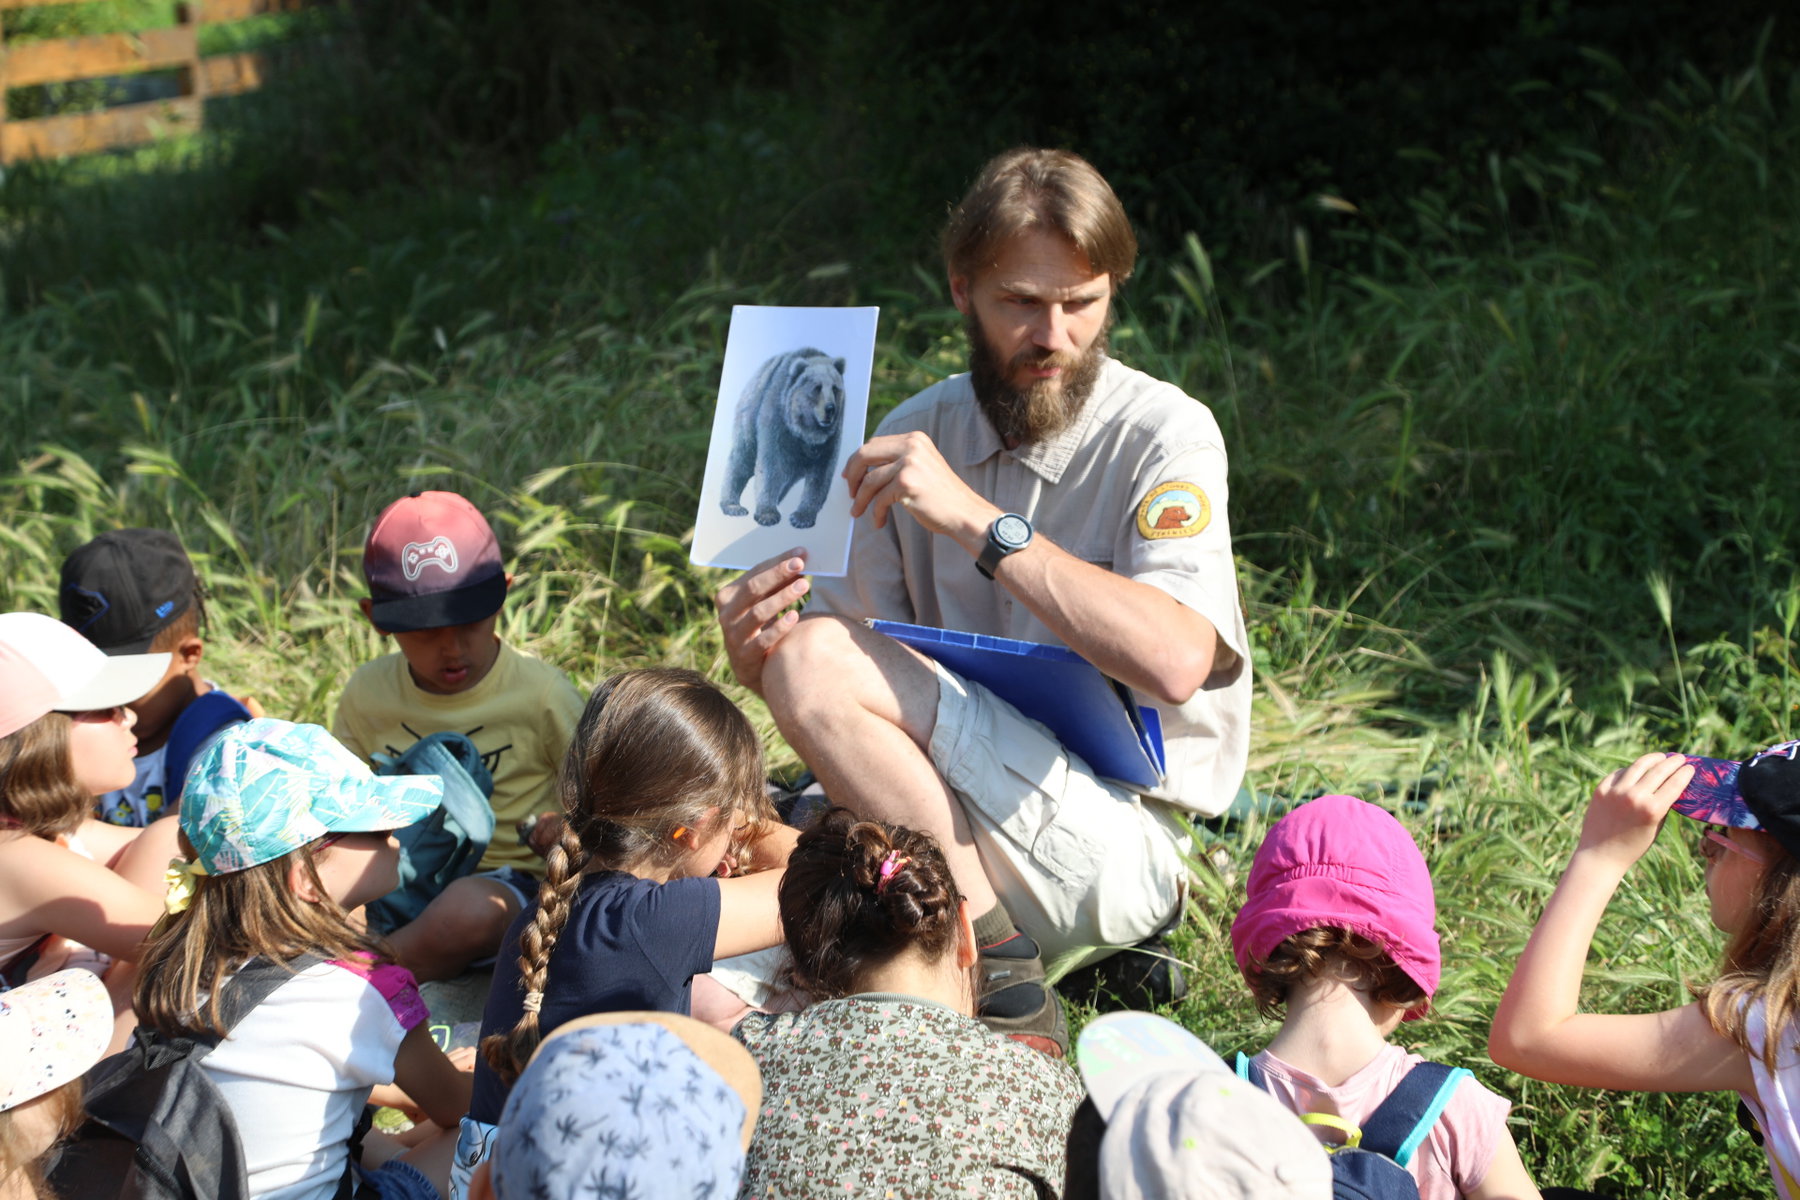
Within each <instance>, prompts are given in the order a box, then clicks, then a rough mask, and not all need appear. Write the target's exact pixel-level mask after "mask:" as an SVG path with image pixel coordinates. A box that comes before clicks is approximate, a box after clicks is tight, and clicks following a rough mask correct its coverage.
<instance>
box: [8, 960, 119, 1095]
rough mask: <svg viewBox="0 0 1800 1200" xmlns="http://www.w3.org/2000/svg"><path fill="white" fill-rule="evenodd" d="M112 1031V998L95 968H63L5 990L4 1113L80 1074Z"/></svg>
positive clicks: (103, 1048) (97, 1056)
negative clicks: (88, 969)
mask: <svg viewBox="0 0 1800 1200" xmlns="http://www.w3.org/2000/svg"><path fill="white" fill-rule="evenodd" d="M112 1032H113V1010H112V1000H111V998H110V997H108V996H107V994H106V985H105V984H103V983H101V982H100V977H99V976H98V975H96V974H94V973H93V972H92V971H83V970H81V969H79V968H75V969H72V970H68V971H58V972H57V973H56V974H54V975H46V976H44V978H42V979H34V980H32V981H31V982H30V983H26V984H21V985H20V986H18V987H16V988H14V989H12V990H11V991H9V992H0V1112H4V1111H5V1110H6V1109H9V1108H13V1107H15V1106H16V1105H20V1104H23V1103H25V1102H26V1101H27V1100H33V1099H36V1098H37V1097H39V1096H41V1095H43V1094H44V1093H45V1092H48V1091H50V1090H51V1089H53V1088H59V1087H61V1086H62V1085H63V1084H65V1083H67V1082H69V1080H71V1079H75V1078H78V1077H79V1076H81V1075H82V1074H83V1073H84V1072H86V1070H87V1069H88V1068H89V1067H91V1066H93V1065H94V1064H95V1063H97V1062H99V1061H100V1057H101V1055H103V1054H105V1053H106V1043H107V1042H108V1041H110V1040H111V1038H112Z"/></svg>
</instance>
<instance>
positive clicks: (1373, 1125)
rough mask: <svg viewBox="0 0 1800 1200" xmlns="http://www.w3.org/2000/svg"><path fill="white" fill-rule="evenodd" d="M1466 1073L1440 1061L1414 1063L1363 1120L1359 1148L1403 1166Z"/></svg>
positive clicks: (1409, 1159) (1428, 1131) (1434, 1122)
mask: <svg viewBox="0 0 1800 1200" xmlns="http://www.w3.org/2000/svg"><path fill="white" fill-rule="evenodd" d="M1469 1075H1470V1072H1469V1070H1468V1069H1467V1068H1466V1067H1447V1066H1445V1065H1444V1064H1443V1063H1434V1062H1423V1063H1420V1064H1418V1065H1417V1066H1415V1067H1414V1068H1413V1069H1412V1070H1410V1071H1408V1072H1407V1073H1406V1076H1405V1078H1403V1079H1401V1080H1400V1084H1399V1086H1397V1087H1396V1088H1395V1089H1394V1090H1393V1091H1392V1092H1390V1093H1389V1094H1388V1098H1387V1099H1386V1100H1383V1101H1382V1102H1381V1104H1380V1105H1379V1106H1378V1107H1377V1108H1376V1109H1375V1111H1374V1112H1372V1113H1370V1114H1369V1116H1368V1119H1367V1120H1365V1121H1364V1122H1363V1126H1362V1130H1363V1137H1362V1148H1363V1149H1364V1150H1374V1151H1376V1152H1378V1153H1380V1154H1385V1155H1387V1156H1388V1157H1389V1158H1391V1159H1393V1160H1394V1161H1395V1162H1397V1163H1399V1164H1400V1165H1401V1166H1403V1167H1404V1166H1405V1165H1406V1164H1407V1163H1408V1162H1410V1161H1411V1160H1412V1156H1413V1154H1414V1152H1416V1151H1417V1150H1418V1148H1419V1145H1420V1143H1422V1142H1423V1141H1424V1140H1425V1136H1426V1135H1427V1134H1429V1133H1430V1132H1431V1127H1432V1126H1433V1125H1436V1124H1437V1120H1438V1118H1439V1117H1441V1116H1443V1114H1444V1106H1445V1105H1446V1104H1449V1103H1450V1096H1451V1094H1452V1093H1454V1092H1455V1091H1456V1085H1457V1084H1459V1083H1461V1082H1462V1081H1463V1080H1464V1079H1466V1078H1468V1077H1469Z"/></svg>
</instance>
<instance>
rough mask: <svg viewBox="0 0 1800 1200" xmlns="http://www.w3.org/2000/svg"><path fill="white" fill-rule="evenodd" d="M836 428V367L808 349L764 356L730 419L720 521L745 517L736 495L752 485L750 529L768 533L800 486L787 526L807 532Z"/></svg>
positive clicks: (820, 498) (826, 481)
mask: <svg viewBox="0 0 1800 1200" xmlns="http://www.w3.org/2000/svg"><path fill="white" fill-rule="evenodd" d="M843 424H844V360H843V359H841V358H833V357H831V356H829V355H827V354H825V353H823V352H822V351H819V350H814V349H812V348H810V347H807V348H803V349H799V350H788V351H785V352H783V353H781V354H776V355H772V356H771V357H770V358H768V359H767V360H766V361H764V363H763V364H762V366H761V367H759V368H757V371H756V374H755V376H754V377H753V378H752V379H751V380H750V385H749V386H748V387H746V388H745V389H744V394H743V395H742V396H741V397H740V398H739V399H738V404H737V409H736V410H735V412H734V413H733V415H732V425H731V431H732V441H731V455H730V458H729V459H728V460H727V463H726V467H725V483H724V487H723V489H722V490H721V492H720V496H719V507H720V509H721V510H723V511H724V513H725V515H726V516H728V517H741V516H743V515H745V513H746V512H747V511H748V510H747V509H746V508H745V507H744V505H743V503H742V497H743V494H744V488H745V487H746V486H748V484H749V483H750V480H751V478H752V477H754V478H755V480H756V511H755V513H754V514H753V515H754V516H755V518H756V523H757V524H759V525H773V524H775V523H776V522H778V521H779V520H781V503H782V501H783V500H784V499H785V498H786V497H787V494H788V492H790V491H792V490H793V487H794V485H795V484H797V483H802V482H804V483H805V485H806V487H805V489H804V490H803V491H802V492H801V493H800V500H799V502H798V503H797V504H796V505H795V506H794V510H793V511H792V512H791V513H789V514H788V524H790V525H792V526H793V527H794V528H795V529H810V528H812V525H813V522H814V521H815V520H816V519H817V518H818V515H819V506H820V505H822V504H824V503H825V497H826V495H827V494H828V493H829V492H830V490H831V480H832V478H833V476H834V474H835V469H836V467H837V452H838V434H839V432H840V431H841V430H842V428H843Z"/></svg>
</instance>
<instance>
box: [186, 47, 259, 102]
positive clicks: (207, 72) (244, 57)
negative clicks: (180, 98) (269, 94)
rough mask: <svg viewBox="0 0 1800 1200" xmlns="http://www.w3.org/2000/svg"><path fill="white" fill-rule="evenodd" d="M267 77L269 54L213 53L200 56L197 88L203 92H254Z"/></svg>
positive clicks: (219, 93) (251, 52)
mask: <svg viewBox="0 0 1800 1200" xmlns="http://www.w3.org/2000/svg"><path fill="white" fill-rule="evenodd" d="M268 77H269V56H268V55H266V54H258V53H256V52H254V51H250V52H246V53H243V54H215V55H213V56H212V57H211V58H203V59H201V60H200V80H201V91H202V92H203V94H205V95H207V96H237V95H241V94H243V93H244V92H254V91H255V90H256V89H257V88H259V87H261V86H262V85H263V81H264V80H265V79H267V78H268Z"/></svg>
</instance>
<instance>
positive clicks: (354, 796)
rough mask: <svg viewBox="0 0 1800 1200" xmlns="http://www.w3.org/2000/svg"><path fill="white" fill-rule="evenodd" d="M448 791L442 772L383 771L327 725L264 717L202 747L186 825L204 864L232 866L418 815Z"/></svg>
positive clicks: (185, 806) (187, 790) (215, 868)
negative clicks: (376, 769)
mask: <svg viewBox="0 0 1800 1200" xmlns="http://www.w3.org/2000/svg"><path fill="white" fill-rule="evenodd" d="M443 794H444V781H443V780H441V779H439V778H438V777H437V776H435V775H376V774H375V773H374V772H372V771H370V770H369V768H368V766H367V765H366V764H364V763H363V762H362V760H360V759H358V758H357V757H356V756H355V755H354V754H352V753H350V751H348V750H346V749H345V748H344V746H343V745H342V743H340V742H339V741H338V740H337V739H336V738H334V737H332V736H331V734H329V733H327V732H326V731H325V730H324V729H323V728H321V727H320V726H317V725H296V724H294V723H293V722H291V721H278V720H276V719H275V718H273V717H258V718H256V719H255V720H251V721H245V722H243V723H242V724H240V725H233V726H232V727H231V728H229V729H227V730H226V731H225V732H224V733H223V734H221V735H220V736H219V737H218V739H217V740H215V741H214V742H213V743H212V744H211V745H209V746H207V747H206V748H205V749H203V750H202V751H201V752H200V753H199V754H198V755H196V756H195V758H194V762H193V765H192V766H190V767H189V768H188V777H187V783H186V785H185V786H184V787H183V789H182V793H181V817H180V820H181V832H182V833H184V834H186V835H187V839H188V841H189V842H190V843H191V844H192V845H193V847H194V852H195V855H196V861H197V862H198V864H199V866H200V868H201V871H202V872H203V873H204V874H207V875H227V874H230V873H231V872H233V871H242V870H245V869H247V868H249V867H254V866H256V865H257V864H258V863H264V862H269V861H270V860H272V859H277V858H280V857H281V856H282V855H284V854H286V853H288V852H289V851H290V850H297V849H299V848H300V847H301V846H304V845H306V844H308V843H309V842H313V841H317V840H318V839H319V838H322V837H324V836H326V835H327V834H332V833H374V832H379V831H382V830H387V829H400V828H402V827H404V826H407V825H411V824H413V823H414V822H417V821H420V820H423V819H424V818H425V817H426V816H428V815H430V813H431V812H432V810H433V809H435V808H437V806H438V804H439V803H440V802H441V801H442V799H443Z"/></svg>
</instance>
